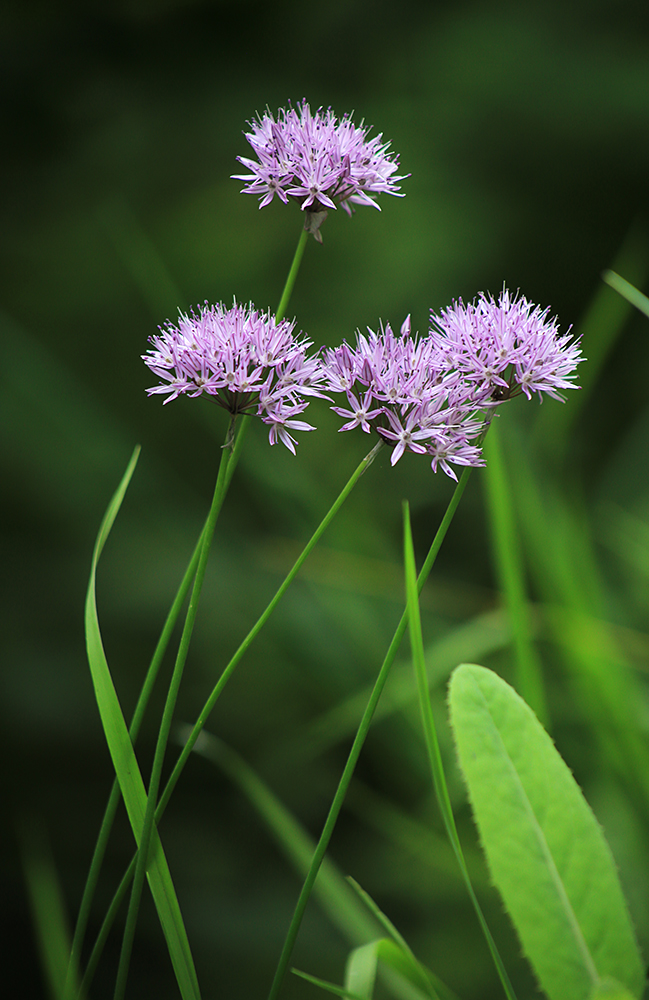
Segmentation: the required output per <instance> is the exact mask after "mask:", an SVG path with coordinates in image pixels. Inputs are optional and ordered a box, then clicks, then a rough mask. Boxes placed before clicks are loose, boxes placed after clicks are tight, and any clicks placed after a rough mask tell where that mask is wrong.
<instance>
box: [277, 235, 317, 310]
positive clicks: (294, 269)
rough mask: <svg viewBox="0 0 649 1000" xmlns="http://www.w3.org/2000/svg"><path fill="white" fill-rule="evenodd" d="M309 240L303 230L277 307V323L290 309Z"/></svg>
mask: <svg viewBox="0 0 649 1000" xmlns="http://www.w3.org/2000/svg"><path fill="white" fill-rule="evenodd" d="M308 238H309V234H308V233H307V231H306V229H303V230H302V232H301V234H300V238H299V240H298V244H297V249H296V251H295V256H294V257H293V263H292V264H291V270H290V271H289V272H288V278H287V279H286V284H285V285H284V291H283V292H282V297H281V299H280V300H279V305H278V307H277V312H276V313H275V318H276V320H277V322H278V323H279V321H280V320H281V319H284V315H285V313H286V310H287V309H288V304H289V301H290V298H291V295H292V294H293V286H294V284H295V279H296V278H297V273H298V271H299V270H300V264H301V263H302V257H303V255H304V248H305V247H306V241H307V240H308Z"/></svg>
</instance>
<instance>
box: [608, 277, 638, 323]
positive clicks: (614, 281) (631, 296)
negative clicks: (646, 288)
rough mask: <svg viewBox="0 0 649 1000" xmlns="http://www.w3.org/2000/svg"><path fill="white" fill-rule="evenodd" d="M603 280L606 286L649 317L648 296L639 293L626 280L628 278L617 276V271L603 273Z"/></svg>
mask: <svg viewBox="0 0 649 1000" xmlns="http://www.w3.org/2000/svg"><path fill="white" fill-rule="evenodd" d="M602 278H603V279H604V281H605V282H606V284H607V285H610V286H611V288H613V289H615V291H616V292H617V293H618V294H619V295H621V296H622V298H623V299H626V300H627V302H630V303H631V305H632V306H635V307H636V309H639V310H640V312H642V313H644V314H645V316H649V299H648V298H647V296H646V295H643V294H642V292H640V291H638V289H637V288H636V287H635V285H632V284H631V282H630V281H627V280H626V278H622V277H621V276H620V275H619V274H616V273H615V271H604V272H603V273H602Z"/></svg>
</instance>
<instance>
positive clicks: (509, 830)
mask: <svg viewBox="0 0 649 1000" xmlns="http://www.w3.org/2000/svg"><path fill="white" fill-rule="evenodd" d="M450 709H451V723H452V726H453V730H454V734H455V740H456V744H457V749H458V755H459V760H460V766H461V768H462V771H463V773H464V777H465V780H466V783H467V786H468V790H469V798H470V800H471V805H472V807H473V812H474V815H475V819H476V823H477V825H478V829H479V831H480V836H481V839H482V843H483V846H484V849H485V853H486V855H487V860H488V862H489V867H490V869H491V874H492V877H493V879H494V882H495V883H496V885H497V887H498V889H499V890H500V893H501V895H502V897H503V899H504V901H505V904H506V906H507V909H508V910H509V913H510V915H511V918H512V920H513V922H514V925H515V927H516V929H517V931H518V934H519V937H520V939H521V942H522V944H523V948H524V950H525V952H526V954H527V956H528V958H529V960H530V962H531V963H532V966H533V967H534V969H535V972H536V975H537V977H538V980H539V983H540V985H541V987H542V988H543V989H544V990H545V992H546V993H547V995H548V997H549V998H550V1000H589V998H590V997H591V995H592V994H593V992H594V991H595V990H596V989H598V988H601V986H602V980H604V979H605V978H606V977H611V978H613V979H615V980H618V981H619V982H620V983H621V984H623V985H624V986H625V988H626V989H627V990H628V991H629V992H630V993H631V995H632V996H633V997H636V998H637V997H639V996H640V995H641V993H642V988H643V979H644V974H643V968H642V964H641V959H640V955H639V952H638V947H637V944H636V941H635V936H634V932H633V929H632V926H631V921H630V918H629V915H628V912H627V909H626V905H625V902H624V899H623V896H622V891H621V889H620V884H619V880H618V877H617V872H616V869H615V862H614V861H613V857H612V855H611V852H610V850H609V847H608V845H607V843H606V841H605V839H604V835H603V833H602V830H601V828H600V826H599V824H598V823H597V820H596V819H595V817H594V815H593V813H592V811H591V809H590V807H589V806H588V804H587V803H586V800H585V799H584V797H583V795H582V793H581V791H580V789H579V787H578V786H577V784H576V782H575V780H574V778H573V777H572V774H571V773H570V771H569V770H568V768H567V766H566V764H565V763H564V762H563V760H562V759H561V757H560V756H559V754H558V752H557V751H556V749H555V747H554V744H553V743H552V740H551V739H550V737H549V736H548V735H547V733H546V732H545V730H544V729H543V727H542V726H541V724H540V723H539V721H538V719H537V718H536V716H535V715H534V713H533V712H532V711H531V709H530V708H529V707H528V706H527V705H526V704H525V702H524V701H523V700H522V698H520V697H519V696H518V695H517V694H516V692H515V691H514V690H513V689H512V688H511V687H510V686H509V685H508V684H506V683H505V681H503V680H502V679H501V678H500V677H498V676H497V675H496V674H494V673H492V672H491V671H490V670H486V669H485V668H484V667H479V666H474V665H470V664H464V665H463V666H460V667H458V668H457V669H456V670H455V671H454V673H453V675H452V677H451V684H450Z"/></svg>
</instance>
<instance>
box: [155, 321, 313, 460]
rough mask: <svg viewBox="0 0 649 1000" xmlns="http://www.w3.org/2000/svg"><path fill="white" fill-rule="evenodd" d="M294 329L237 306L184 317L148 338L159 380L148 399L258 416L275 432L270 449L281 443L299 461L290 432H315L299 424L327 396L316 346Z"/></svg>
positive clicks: (302, 422) (283, 322)
mask: <svg viewBox="0 0 649 1000" xmlns="http://www.w3.org/2000/svg"><path fill="white" fill-rule="evenodd" d="M294 325H295V324H294V323H292V322H289V321H288V320H281V321H280V322H279V323H278V322H277V321H276V319H275V317H274V316H273V315H272V314H271V313H270V312H268V313H261V312H258V311H257V310H256V309H254V308H253V306H252V304H251V305H249V306H240V305H237V304H236V302H235V304H234V305H233V307H232V308H231V309H226V308H225V307H224V306H223V305H221V304H220V303H219V304H217V305H215V306H210V305H208V304H207V303H205V305H204V306H202V307H201V308H200V309H199V311H198V312H194V311H192V312H190V313H189V314H185V313H180V314H179V317H178V321H177V323H176V324H174V323H171V322H169V321H168V322H167V323H165V325H164V326H162V327H160V333H159V334H158V335H156V336H153V337H151V338H150V340H149V342H150V343H151V345H152V347H151V349H150V350H149V351H148V353H147V354H144V355H142V358H143V361H144V363H145V364H146V365H147V366H148V367H149V368H150V369H151V371H152V372H153V373H154V374H155V375H157V376H158V378H159V379H161V383H160V384H159V385H156V386H153V387H152V388H150V389H147V390H146V391H147V393H148V394H149V395H152V394H154V393H162V394H166V395H167V398H166V399H165V403H168V402H170V400H172V399H176V397H177V396H180V395H183V394H186V395H188V396H201V395H203V394H205V395H207V396H209V397H210V399H212V400H213V401H214V402H215V403H217V404H218V405H219V406H222V407H223V408H224V409H226V410H228V411H229V412H230V413H232V414H237V413H254V414H257V416H260V417H261V419H262V420H263V421H264V423H265V424H268V425H269V426H270V432H269V439H270V443H271V444H275V442H276V441H277V440H280V441H282V443H283V444H285V445H286V447H287V448H288V449H289V450H290V451H292V452H293V454H295V440H294V438H292V437H291V435H290V433H289V431H291V430H298V431H311V430H314V428H313V427H312V426H311V425H310V424H307V423H305V422H304V421H303V420H297V419H295V418H296V417H298V416H299V415H300V414H301V413H302V412H303V411H304V410H305V409H306V407H307V406H308V400H305V399H304V397H305V396H323V395H324V392H323V391H322V389H321V384H322V381H323V378H324V373H323V371H322V368H321V362H320V359H319V357H318V356H317V355H311V356H310V357H308V356H307V351H308V349H309V348H310V347H311V341H310V340H307V339H306V338H304V337H302V338H300V337H296V336H295V335H294V333H293V328H294Z"/></svg>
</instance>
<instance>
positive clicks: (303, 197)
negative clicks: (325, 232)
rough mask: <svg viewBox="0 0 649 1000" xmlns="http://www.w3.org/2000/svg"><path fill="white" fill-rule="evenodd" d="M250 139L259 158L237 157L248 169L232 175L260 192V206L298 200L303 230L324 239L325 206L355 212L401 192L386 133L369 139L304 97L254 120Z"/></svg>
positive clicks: (246, 189)
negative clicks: (378, 197)
mask: <svg viewBox="0 0 649 1000" xmlns="http://www.w3.org/2000/svg"><path fill="white" fill-rule="evenodd" d="M250 128H251V129H252V131H251V132H248V133H246V138H247V139H248V142H249V143H250V145H251V146H252V148H253V150H254V152H255V155H256V156H257V159H256V160H253V159H250V158H248V157H245V156H238V157H237V159H238V160H239V162H240V163H242V164H243V165H244V167H246V168H247V169H248V170H250V173H249V174H233V175H232V176H233V178H234V179H236V180H242V181H246V182H247V183H246V185H245V186H244V187H243V188H242V191H243V192H244V193H245V194H256V195H258V196H259V207H260V208H263V207H264V206H265V205H268V204H270V202H271V201H272V200H273V198H274V197H275V196H277V197H278V198H279V199H280V200H281V201H283V202H284V203H285V204H286V203H287V202H288V199H289V198H293V199H294V200H297V201H298V202H299V204H300V208H301V209H302V211H303V212H304V213H305V229H307V230H308V232H310V233H312V234H313V235H314V237H315V238H316V239H317V240H318V242H322V237H321V235H320V226H321V225H322V223H323V222H324V220H325V218H326V216H327V211H328V210H329V209H335V208H337V206H338V205H342V207H343V208H344V209H345V211H346V212H347V213H348V214H349V215H351V214H352V211H353V207H352V206H353V205H372V206H374V208H379V205H378V204H377V203H376V201H375V200H374V199H375V197H376V195H379V194H392V195H397V196H398V197H403V195H402V194H401V193H400V192H399V183H398V182H399V181H401V180H404V179H405V177H407V176H408V175H407V174H406V175H401V176H398V175H396V171H397V170H398V169H399V162H398V157H397V156H396V154H394V153H389V152H388V149H389V143H383V142H382V141H381V140H382V136H381V135H377V136H374V137H373V138H371V139H370V138H368V131H369V130H368V129H364V128H363V127H362V124H361V126H356V125H354V123H353V122H352V121H351V118H350V116H349V115H343V117H342V118H341V119H340V120H338V119H337V118H336V116H335V114H334V113H333V111H332V110H331V108H328V109H327V111H323V109H322V108H319V109H318V111H316V113H315V115H313V114H312V113H311V108H310V107H309V105H308V103H307V102H306V101H302V103H301V104H299V105H298V106H297V108H293V107H290V106H289V108H288V110H285V109H283V108H282V109H280V110H279V111H278V113H277V118H275V117H274V116H273V115H272V114H271V113H270V112H269V111H267V112H266V113H265V114H264V115H263V116H261V117H260V118H259V119H257V120H256V121H252V122H250Z"/></svg>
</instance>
